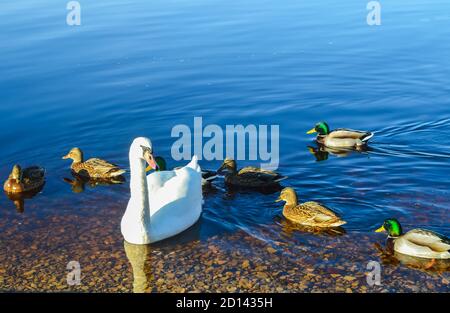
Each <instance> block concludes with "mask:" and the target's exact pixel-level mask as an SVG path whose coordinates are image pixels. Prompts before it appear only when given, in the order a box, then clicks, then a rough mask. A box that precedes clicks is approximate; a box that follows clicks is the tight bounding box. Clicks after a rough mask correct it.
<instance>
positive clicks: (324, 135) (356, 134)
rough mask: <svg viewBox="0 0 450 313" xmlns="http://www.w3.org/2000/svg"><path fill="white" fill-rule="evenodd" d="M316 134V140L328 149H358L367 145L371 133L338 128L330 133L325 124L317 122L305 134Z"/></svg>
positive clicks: (371, 135)
mask: <svg viewBox="0 0 450 313" xmlns="http://www.w3.org/2000/svg"><path fill="white" fill-rule="evenodd" d="M314 133H318V135H317V137H316V140H317V142H318V143H319V144H323V145H325V146H327V147H330V148H360V147H363V146H365V145H367V142H368V141H369V139H370V138H372V137H373V135H374V134H373V133H371V132H368V131H360V130H352V129H346V128H338V129H335V130H332V131H330V127H329V126H328V124H327V123H325V122H319V123H317V124H316V126H314V128H312V129H311V130H309V131H308V132H307V134H314Z"/></svg>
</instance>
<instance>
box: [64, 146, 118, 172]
mask: <svg viewBox="0 0 450 313" xmlns="http://www.w3.org/2000/svg"><path fill="white" fill-rule="evenodd" d="M63 159H64V160H66V159H72V160H73V162H72V165H71V166H70V168H71V169H72V171H73V172H74V173H75V174H77V175H80V176H83V177H86V178H94V179H109V178H112V177H117V176H120V175H122V174H124V173H125V170H122V169H120V168H119V167H118V166H117V165H115V164H112V163H109V162H107V161H105V160H102V159H98V158H92V159H89V160H87V161H84V156H83V151H81V149H80V148H72V149H71V150H70V152H69V153H68V154H67V155H65V156H63Z"/></svg>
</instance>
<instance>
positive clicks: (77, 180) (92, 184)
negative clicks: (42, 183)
mask: <svg viewBox="0 0 450 313" xmlns="http://www.w3.org/2000/svg"><path fill="white" fill-rule="evenodd" d="M72 176H73V178H66V177H65V178H63V180H64V181H65V182H66V183H68V184H69V185H71V189H72V191H73V192H74V193H82V192H84V191H85V189H86V185H87V186H88V187H89V188H96V187H99V186H111V185H117V184H122V183H124V182H125V178H124V177H123V176H118V177H114V178H110V179H92V178H84V177H82V176H78V175H74V174H72Z"/></svg>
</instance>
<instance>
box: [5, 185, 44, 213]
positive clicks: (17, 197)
mask: <svg viewBox="0 0 450 313" xmlns="http://www.w3.org/2000/svg"><path fill="white" fill-rule="evenodd" d="M42 189H44V185H42V186H41V187H39V188H38V189H35V190H32V191H27V192H22V193H16V194H14V193H7V192H5V194H6V196H7V197H8V199H9V200H11V201H12V202H13V203H14V205H15V206H16V210H17V212H18V213H23V212H25V200H30V199H32V198H34V197H35V196H36V195H37V194H39V193H40V192H41V191H42Z"/></svg>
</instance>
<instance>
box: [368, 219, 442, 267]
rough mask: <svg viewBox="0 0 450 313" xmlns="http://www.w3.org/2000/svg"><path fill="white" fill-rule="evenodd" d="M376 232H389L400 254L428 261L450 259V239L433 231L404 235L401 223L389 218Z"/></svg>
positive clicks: (419, 231) (417, 230)
mask: <svg viewBox="0 0 450 313" xmlns="http://www.w3.org/2000/svg"><path fill="white" fill-rule="evenodd" d="M375 232H387V233H388V238H391V239H392V240H393V242H394V251H396V252H398V253H401V254H404V255H409V256H413V257H418V258H426V259H450V238H448V237H446V236H444V235H441V234H438V233H435V232H433V231H431V230H426V229H421V228H415V229H412V230H410V231H408V232H407V233H405V234H403V230H402V226H401V225H400V223H399V221H398V220H396V219H395V218H389V219H387V220H385V221H384V224H383V226H381V227H380V228H378V229H377V230H376V231H375Z"/></svg>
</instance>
